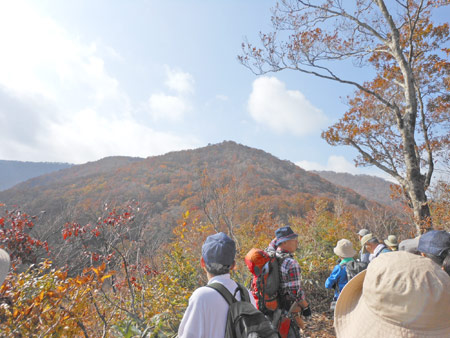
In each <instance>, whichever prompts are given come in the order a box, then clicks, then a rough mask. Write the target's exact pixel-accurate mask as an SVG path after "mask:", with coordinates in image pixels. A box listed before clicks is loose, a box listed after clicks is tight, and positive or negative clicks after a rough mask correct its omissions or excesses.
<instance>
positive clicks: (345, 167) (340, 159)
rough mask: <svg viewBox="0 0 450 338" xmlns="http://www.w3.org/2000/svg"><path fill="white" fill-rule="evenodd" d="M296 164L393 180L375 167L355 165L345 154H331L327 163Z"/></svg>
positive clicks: (320, 169) (302, 166) (304, 162)
mask: <svg viewBox="0 0 450 338" xmlns="http://www.w3.org/2000/svg"><path fill="white" fill-rule="evenodd" d="M295 164H296V165H297V166H299V167H300V168H303V169H305V170H318V171H334V172H337V173H349V174H353V175H372V176H378V177H381V178H383V179H385V180H388V181H393V178H392V177H391V176H389V175H388V174H386V173H384V172H382V171H380V170H379V169H377V168H375V167H355V164H354V163H353V162H350V161H347V159H345V157H344V156H336V155H331V156H330V157H329V158H328V160H327V164H326V165H323V164H320V163H317V162H312V161H299V162H296V163H295Z"/></svg>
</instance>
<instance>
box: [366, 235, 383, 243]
mask: <svg viewBox="0 0 450 338" xmlns="http://www.w3.org/2000/svg"><path fill="white" fill-rule="evenodd" d="M367 243H376V244H379V243H380V241H379V240H378V238H376V237H372V238H371V239H369V240H368V241H367Z"/></svg>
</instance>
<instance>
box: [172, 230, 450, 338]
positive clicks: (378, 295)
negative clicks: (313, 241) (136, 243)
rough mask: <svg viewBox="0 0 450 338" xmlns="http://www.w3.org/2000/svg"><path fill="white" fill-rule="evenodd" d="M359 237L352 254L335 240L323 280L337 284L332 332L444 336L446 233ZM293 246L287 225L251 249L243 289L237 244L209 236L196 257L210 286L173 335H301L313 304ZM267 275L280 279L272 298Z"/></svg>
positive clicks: (449, 290)
mask: <svg viewBox="0 0 450 338" xmlns="http://www.w3.org/2000/svg"><path fill="white" fill-rule="evenodd" d="M358 236H359V240H360V243H361V251H360V253H359V255H358V257H357V258H355V256H356V255H357V252H356V250H355V249H354V248H353V244H352V242H351V241H350V240H348V239H341V240H339V241H338V242H337V244H336V247H335V248H334V249H333V251H334V253H335V254H336V255H337V256H338V257H339V261H338V264H337V265H336V266H335V267H334V269H333V271H332V272H331V274H330V276H329V277H328V278H327V280H326V282H325V287H326V288H334V289H335V294H334V301H333V303H332V309H333V311H334V327H335V331H336V335H337V337H338V338H339V337H343V338H352V337H355V338H356V337H358V338H359V337H371V338H375V337H377V338H378V337H450V269H449V265H450V258H449V257H450V233H449V232H447V231H437V230H431V231H429V232H427V233H425V234H423V235H421V236H420V237H417V238H414V239H408V240H405V241H403V242H400V243H398V242H397V238H396V236H394V235H389V236H388V238H387V239H386V240H384V241H383V242H380V241H379V240H378V238H377V237H376V236H375V235H374V234H372V233H370V232H369V231H368V230H366V229H362V230H360V231H359V232H358ZM298 245H299V243H298V235H297V234H296V233H295V232H294V231H293V230H292V229H291V227H289V226H285V227H281V228H279V229H277V230H276V231H275V238H274V240H273V241H272V242H271V243H270V244H269V246H268V248H266V249H265V250H264V251H262V250H257V249H252V251H250V252H249V253H248V254H247V256H246V257H245V262H246V264H247V266H248V268H249V270H250V272H251V273H252V274H253V280H252V283H251V288H250V290H247V289H246V288H245V287H243V286H242V285H240V284H239V283H237V282H236V281H234V280H233V279H232V278H231V276H230V272H231V270H233V268H234V267H235V264H236V262H235V255H236V245H235V242H234V241H233V240H232V239H231V238H230V237H228V236H227V235H226V234H224V233H217V234H214V235H211V236H209V237H208V238H207V239H206V240H205V242H204V244H203V246H202V255H201V259H200V262H201V266H202V268H203V269H204V271H205V272H206V276H207V279H208V284H207V285H206V286H203V287H200V288H198V289H196V290H195V291H194V293H193V294H192V296H191V297H190V299H189V305H188V307H187V309H186V311H185V313H184V316H183V319H182V321H181V324H180V326H179V330H178V337H180V338H194V337H195V338H199V337H200V338H215V337H217V338H221V337H225V338H228V337H270V338H275V337H282V338H298V337H300V334H301V329H303V328H304V319H305V318H308V317H309V316H311V309H310V306H309V304H308V301H307V300H306V295H305V292H304V291H303V289H302V285H301V269H300V265H299V264H298V262H297V261H296V260H295V259H294V257H293V254H294V252H295V251H296V250H297V248H298ZM275 262H276V264H274V263H275ZM275 269H276V270H277V271H276V273H275V272H273V271H271V270H275ZM271 275H276V277H274V278H278V280H279V283H278V284H277V286H276V287H277V292H276V293H275V296H273V293H272V295H271V294H270V292H269V291H268V290H269V289H270V288H271V283H274V282H273V280H271V278H272V277H271ZM272 292H273V290H272ZM274 303H275V305H273V304H274Z"/></svg>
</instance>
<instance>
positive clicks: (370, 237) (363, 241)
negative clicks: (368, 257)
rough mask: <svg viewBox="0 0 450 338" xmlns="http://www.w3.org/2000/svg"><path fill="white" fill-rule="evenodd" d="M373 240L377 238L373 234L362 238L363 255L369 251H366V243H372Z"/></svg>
mask: <svg viewBox="0 0 450 338" xmlns="http://www.w3.org/2000/svg"><path fill="white" fill-rule="evenodd" d="M372 238H375V237H374V236H373V235H372V234H367V235H364V236H363V237H362V238H361V247H362V250H363V253H367V250H366V246H365V245H366V243H367V242H368V241H370V240H371V239H372Z"/></svg>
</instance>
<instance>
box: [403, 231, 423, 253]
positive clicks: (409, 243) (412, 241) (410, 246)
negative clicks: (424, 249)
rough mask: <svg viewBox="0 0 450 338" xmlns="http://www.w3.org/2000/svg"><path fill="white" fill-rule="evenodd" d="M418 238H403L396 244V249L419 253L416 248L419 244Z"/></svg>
mask: <svg viewBox="0 0 450 338" xmlns="http://www.w3.org/2000/svg"><path fill="white" fill-rule="evenodd" d="M419 238H420V236H418V237H415V238H408V239H404V240H403V241H401V242H400V244H399V245H398V249H399V250H400V251H407V252H409V253H412V254H415V255H420V252H419V251H418V250H417V247H418V246H419Z"/></svg>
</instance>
